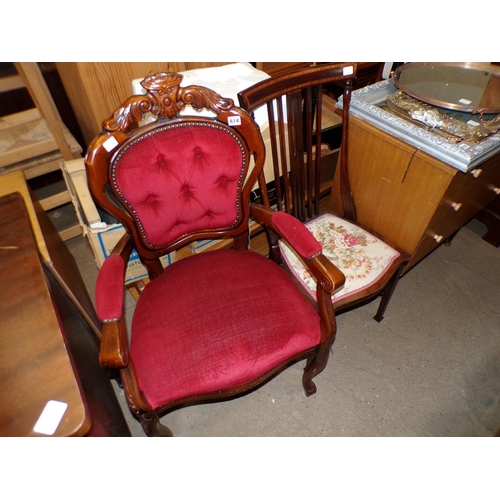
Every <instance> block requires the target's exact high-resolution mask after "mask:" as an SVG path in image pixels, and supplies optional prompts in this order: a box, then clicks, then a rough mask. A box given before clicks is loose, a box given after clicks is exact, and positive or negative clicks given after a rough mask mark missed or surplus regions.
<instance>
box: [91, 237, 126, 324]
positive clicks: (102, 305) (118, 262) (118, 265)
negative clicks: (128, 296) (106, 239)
mask: <svg viewBox="0 0 500 500" xmlns="http://www.w3.org/2000/svg"><path fill="white" fill-rule="evenodd" d="M131 252H132V242H131V241H130V237H129V236H128V234H125V235H123V236H122V238H121V239H120V241H119V242H118V243H117V244H116V246H115V248H114V249H113V251H112V252H111V255H110V256H109V257H108V258H107V259H106V260H105V261H104V264H103V265H102V267H101V269H100V270H99V274H98V275H97V282H96V289H95V299H96V309H97V315H98V317H99V319H100V320H101V321H110V320H113V319H119V318H121V316H122V314H123V287H124V285H123V283H124V279H125V269H126V265H127V263H128V259H129V258H130V254H131Z"/></svg>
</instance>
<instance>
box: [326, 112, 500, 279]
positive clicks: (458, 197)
mask: <svg viewBox="0 0 500 500" xmlns="http://www.w3.org/2000/svg"><path fill="white" fill-rule="evenodd" d="M349 172H350V179H351V184H352V191H353V195H354V199H355V201H356V207H357V212H358V213H357V215H358V220H359V222H361V223H362V224H365V225H366V226H368V227H369V228H371V229H372V230H374V231H377V232H379V233H380V234H382V235H384V236H386V237H388V238H389V239H391V240H392V241H393V242H394V243H395V244H397V245H399V246H400V247H401V248H403V249H404V250H406V251H407V252H409V253H410V254H411V255H412V258H411V261H410V263H409V265H408V266H407V268H406V269H405V272H406V271H408V270H409V269H410V268H411V267H413V266H414V265H415V264H416V263H417V262H419V261H420V260H422V259H423V258H424V257H425V256H426V255H428V254H429V253H430V252H431V251H432V250H434V249H435V248H436V247H437V246H438V245H439V244H440V243H442V242H444V241H445V240H446V239H447V238H449V237H450V236H451V235H453V234H454V233H455V232H456V231H457V230H458V229H460V228H461V227H462V226H463V225H464V224H466V223H467V222H468V221H469V220H470V219H472V218H473V217H474V216H475V215H476V214H478V213H479V212H480V211H481V210H482V209H483V208H484V207H485V206H487V205H488V204H489V203H491V202H492V201H493V200H494V199H495V198H496V197H497V196H499V194H500V154H497V155H495V156H494V157H492V158H490V159H489V160H487V161H485V162H484V163H483V164H481V165H480V166H479V167H478V168H476V169H475V170H473V171H471V172H469V173H464V172H461V171H459V170H457V169H455V168H453V167H451V166H449V165H446V164H445V163H443V162H441V161H440V160H437V159H436V158H434V157H432V156H430V155H428V154H426V153H423V152H422V151H420V150H418V149H416V148H415V147H413V146H411V145H409V144H407V143H405V142H403V141H401V140H399V139H396V138H395V137H393V136H391V135H389V134H387V133H385V132H383V131H381V130H379V129H377V128H376V127H374V126H372V125H370V124H368V123H366V122H364V121H363V120H360V119H358V118H355V117H352V118H351V121H350V138H349ZM338 190H339V189H338V178H337V176H336V177H335V179H334V186H333V190H332V199H331V203H330V208H331V209H332V210H333V211H335V212H337V213H342V209H341V207H340V203H339V199H338V195H337V193H338Z"/></svg>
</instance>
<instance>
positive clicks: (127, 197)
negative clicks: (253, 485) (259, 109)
mask: <svg viewBox="0 0 500 500" xmlns="http://www.w3.org/2000/svg"><path fill="white" fill-rule="evenodd" d="M182 78H183V77H182V76H181V75H179V74H167V73H160V74H157V75H154V76H150V77H148V78H146V79H145V80H144V81H143V82H142V86H143V87H144V88H145V90H146V94H145V95H140V96H139V95H137V96H133V97H131V98H129V99H128V100H127V101H126V102H125V103H124V104H123V105H122V106H121V107H120V108H119V109H117V110H116V111H115V113H114V114H113V116H112V117H111V118H110V119H108V120H106V121H104V122H103V131H102V133H101V134H100V135H99V136H98V137H97V138H96V139H95V140H94V141H93V142H92V144H91V145H90V147H89V149H88V151H87V154H86V157H85V163H86V168H87V173H88V180H89V188H90V191H91V194H92V196H93V198H94V199H95V201H96V202H97V203H98V204H99V205H100V206H101V207H102V208H104V209H105V210H107V211H108V212H109V213H110V214H112V215H113V216H115V217H116V218H117V219H118V220H119V221H120V222H121V223H122V224H123V226H124V228H125V229H126V234H125V235H124V237H123V238H122V239H121V240H120V242H119V243H118V244H117V246H116V248H115V249H114V250H113V252H112V254H111V255H110V257H108V258H107V259H106V260H105V262H104V265H103V266H102V268H101V270H100V272H99V275H98V279H97V284H96V306H97V310H98V315H99V318H100V320H101V321H102V340H101V346H100V355H99V359H100V363H101V366H102V367H103V368H105V369H108V370H110V371H111V372H115V373H116V371H118V373H119V374H120V375H121V381H122V384H123V388H124V392H125V395H126V397H127V400H128V403H129V406H130V409H131V411H132V413H133V414H134V416H135V417H136V418H137V419H138V420H139V421H140V422H141V423H142V425H143V427H144V429H145V432H146V433H147V434H148V435H171V431H170V430H169V429H168V427H166V426H165V425H163V424H162V423H160V418H161V417H162V416H164V415H165V414H166V413H168V412H169V411H171V410H174V409H175V408H178V407H181V406H184V405H187V404H192V403H200V402H207V401H211V400H215V399H226V398H230V397H233V396H235V395H236V394H240V393H243V392H245V391H249V390H250V389H252V388H255V387H256V386H258V385H260V384H262V383H263V382H265V381H266V380H268V379H269V378H270V377H273V376H274V375H276V374H277V373H278V372H280V371H281V370H282V369H284V368H286V367H287V366H289V365H290V364H292V363H294V362H297V361H299V360H303V359H305V360H307V361H306V365H305V369H304V374H303V378H302V383H303V387H304V389H305V392H306V394H307V395H311V394H314V393H315V391H316V386H315V384H314V382H313V381H312V379H313V377H315V376H316V375H318V373H320V372H321V371H322V370H323V369H324V367H325V366H326V363H327V360H328V356H329V351H330V348H331V346H332V343H333V341H334V338H335V334H336V322H335V315H334V311H333V306H332V301H331V295H332V293H333V292H334V291H335V290H336V289H338V288H339V287H341V286H342V284H343V283H344V276H343V274H342V273H341V272H340V271H339V270H338V269H336V268H335V266H333V265H332V264H331V263H330V261H329V260H328V259H327V258H326V257H325V256H324V255H323V254H322V250H321V245H320V244H319V243H318V242H317V241H316V240H315V239H314V237H313V236H312V235H311V233H310V232H309V231H308V230H307V229H305V228H304V226H303V225H302V223H301V222H300V221H299V220H298V219H296V218H294V217H293V216H291V215H289V214H286V213H284V212H282V211H273V210H271V209H269V208H268V207H265V206H257V205H252V206H251V205H250V202H249V198H250V193H251V190H252V188H253V186H254V184H255V183H256V181H257V178H258V176H259V174H260V173H261V171H262V167H263V163H264V157H265V147H264V143H263V140H262V137H261V134H260V130H259V127H258V126H257V124H256V123H255V121H254V120H253V119H252V118H251V116H250V115H249V114H248V113H247V112H246V111H244V110H242V109H240V108H238V107H236V106H234V103H233V101H232V100H230V99H226V98H223V97H221V96H220V95H218V94H216V93H215V92H213V91H211V90H210V89H207V88H204V87H200V86H188V87H181V83H182ZM188 110H191V113H190V114H186V112H187V111H188ZM200 110H203V111H204V113H203V114H202V115H200V114H199V113H198V111H200ZM207 110H208V111H210V112H211V113H212V116H206V114H207ZM147 113H152V114H153V115H154V116H157V119H156V121H154V122H152V123H148V124H146V125H142V126H141V125H139V124H140V122H141V121H143V120H144V118H145V116H146V114H147ZM149 116H150V115H149V114H148V117H149ZM250 217H252V219H254V220H256V221H259V222H260V223H261V224H263V225H266V226H268V227H269V228H270V230H271V231H273V233H275V234H277V235H278V236H279V238H283V239H284V240H285V241H287V242H288V244H289V245H290V246H291V247H293V248H294V249H295V251H296V252H297V254H298V255H299V256H300V258H301V259H303V262H304V265H305V267H306V268H307V269H308V270H309V272H310V273H311V275H313V276H314V277H315V278H316V280H317V287H316V294H317V298H318V308H317V309H316V308H315V307H313V305H312V304H311V302H310V300H309V298H308V297H306V295H305V294H304V293H303V291H302V290H301V289H300V288H299V287H298V286H297V285H296V284H295V283H293V281H292V280H291V278H290V277H289V275H288V274H287V273H286V272H285V271H284V270H283V269H282V268H281V267H280V266H278V265H277V264H276V263H275V262H273V261H272V260H270V259H268V258H266V257H265V256H263V255H260V254H258V253H256V252H254V251H251V250H248V249H247V247H248V243H249V220H250ZM200 239H210V240H213V239H221V240H226V241H227V242H228V244H232V247H233V248H222V249H217V250H211V251H206V252H203V253H199V254H194V255H192V256H188V257H186V258H183V259H177V261H175V262H173V263H172V264H171V265H169V266H167V267H166V268H163V266H162V264H161V262H160V260H159V258H160V256H162V255H165V254H168V253H172V252H176V251H178V250H179V249H181V248H182V247H185V246H186V245H188V244H189V243H190V242H194V241H195V240H200ZM133 248H135V249H136V250H137V252H138V254H139V256H140V259H141V261H142V263H143V264H144V265H145V267H146V268H147V269H148V272H149V276H150V281H149V282H148V283H147V284H146V285H145V287H144V289H143V290H142V293H141V295H140V297H139V299H138V301H137V304H136V307H135V310H134V314H133V319H132V324H131V328H130V330H131V331H130V332H129V333H128V332H127V328H126V324H125V319H124V315H123V293H124V273H125V268H126V264H127V262H128V259H129V256H130V253H131V250H132V249H133Z"/></svg>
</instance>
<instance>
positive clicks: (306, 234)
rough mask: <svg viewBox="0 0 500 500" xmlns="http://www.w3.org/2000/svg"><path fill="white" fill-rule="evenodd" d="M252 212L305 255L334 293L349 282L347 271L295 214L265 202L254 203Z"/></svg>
mask: <svg viewBox="0 0 500 500" xmlns="http://www.w3.org/2000/svg"><path fill="white" fill-rule="evenodd" d="M250 210H251V214H252V216H253V217H255V218H256V219H258V220H259V222H261V223H262V224H265V225H266V226H268V227H269V228H270V229H271V230H273V231H274V232H275V233H276V234H278V235H279V236H280V237H281V238H283V239H284V240H286V241H287V242H288V243H289V244H290V246H291V247H292V248H293V249H294V250H295V251H296V252H297V254H298V255H299V256H300V257H302V261H303V263H304V265H305V266H306V267H307V268H308V269H309V271H310V272H311V274H312V275H313V276H314V277H315V278H316V280H317V283H318V286H321V287H322V288H324V289H325V290H326V291H327V292H329V293H332V292H334V290H338V289H339V288H340V287H341V286H342V285H343V284H344V283H345V275H344V273H343V272H342V271H341V270H340V269H339V268H338V267H337V266H335V265H334V264H333V263H332V262H331V261H330V260H329V259H328V258H326V257H325V256H324V255H323V254H322V246H321V243H319V241H318V240H317V239H316V238H315V237H314V236H313V235H312V233H311V232H310V231H309V230H308V229H307V228H306V227H305V226H304V224H302V222H300V220H298V219H297V218H296V217H293V215H290V214H288V213H286V212H277V211H275V210H271V209H270V208H267V207H265V206H263V205H257V204H251V206H250Z"/></svg>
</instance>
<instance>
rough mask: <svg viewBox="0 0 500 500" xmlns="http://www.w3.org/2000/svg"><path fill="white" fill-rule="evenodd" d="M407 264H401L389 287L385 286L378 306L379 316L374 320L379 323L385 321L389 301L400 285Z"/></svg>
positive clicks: (376, 315) (388, 284)
mask: <svg viewBox="0 0 500 500" xmlns="http://www.w3.org/2000/svg"><path fill="white" fill-rule="evenodd" d="M405 265H406V263H404V264H401V266H400V267H399V269H398V270H397V271H396V272H395V273H394V275H393V276H392V278H391V279H390V280H389V282H388V283H387V285H385V289H384V292H383V293H382V298H381V299H380V304H379V306H378V310H377V314H375V316H374V317H373V319H374V320H376V321H378V322H379V323H380V322H381V321H382V320H383V319H384V313H385V310H386V309H387V306H388V305H389V300H391V297H392V294H393V293H394V290H395V289H396V285H397V284H398V281H399V278H400V277H401V273H402V272H403V267H404V266H405Z"/></svg>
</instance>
